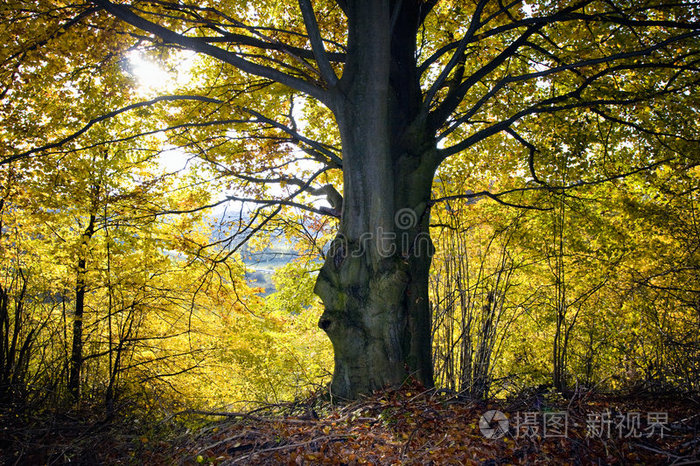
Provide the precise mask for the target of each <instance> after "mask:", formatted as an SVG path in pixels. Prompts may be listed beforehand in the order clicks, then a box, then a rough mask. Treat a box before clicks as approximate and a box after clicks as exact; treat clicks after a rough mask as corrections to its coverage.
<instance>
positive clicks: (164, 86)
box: [127, 50, 328, 211]
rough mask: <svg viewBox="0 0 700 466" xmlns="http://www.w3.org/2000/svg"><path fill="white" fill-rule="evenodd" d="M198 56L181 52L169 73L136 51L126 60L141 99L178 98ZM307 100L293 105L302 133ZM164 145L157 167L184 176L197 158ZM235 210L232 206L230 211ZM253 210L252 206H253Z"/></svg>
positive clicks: (280, 192)
mask: <svg viewBox="0 0 700 466" xmlns="http://www.w3.org/2000/svg"><path fill="white" fill-rule="evenodd" d="M196 58H197V55H196V54H195V53H192V52H179V55H177V56H176V57H175V63H173V64H169V65H168V68H167V69H166V68H165V67H164V66H163V65H161V64H160V63H157V62H156V61H154V60H153V59H151V58H150V57H149V56H148V55H147V54H146V53H144V52H142V51H138V50H137V51H133V52H131V53H129V55H128V56H127V60H128V72H129V74H131V75H132V76H133V77H134V78H135V79H136V82H137V84H138V87H137V93H138V94H139V95H140V96H141V97H142V98H153V97H155V96H157V95H167V94H175V93H177V92H178V89H179V88H182V87H183V86H186V85H188V84H191V83H192V80H193V72H192V69H193V66H194V64H195V63H196ZM304 104H305V100H304V98H303V97H298V98H296V99H295V102H294V110H293V116H294V119H295V120H296V123H297V126H298V130H299V132H301V133H303V129H304V127H305V126H306V124H307V121H306V119H305V118H304V114H303V107H304ZM162 142H163V143H164V146H163V151H162V152H161V154H160V155H159V157H158V163H159V166H160V169H161V170H162V171H163V172H164V173H180V174H183V175H184V174H185V173H186V172H187V171H188V170H189V169H190V168H191V167H193V166H194V164H196V163H197V162H196V160H195V159H196V158H194V157H193V156H192V154H189V153H188V152H187V151H185V150H183V149H182V148H179V147H176V146H170V145H167V144H166V138H165V137H163V138H162ZM297 155H298V156H299V158H303V157H304V154H303V153H302V152H301V151H299V153H298V154H297ZM289 168H290V172H291V174H295V173H301V172H304V171H310V172H311V173H313V172H315V171H316V170H318V169H319V168H320V164H318V162H314V161H311V160H299V161H297V162H295V163H293V164H291V165H290V167H289ZM269 188H270V191H269V193H270V194H271V195H272V196H273V197H285V196H286V195H287V194H288V193H286V191H285V190H284V189H283V188H282V187H281V186H278V185H269ZM222 195H236V193H235V190H234V191H231V192H223V193H222V192H217V193H216V196H215V197H217V198H218V197H220V196H222ZM233 204H235V205H234V206H233V207H234V208H236V209H238V208H240V205H238V204H239V203H238V202H234V203H233ZM312 204H313V205H315V206H316V207H318V206H321V205H324V206H327V205H328V203H327V202H326V200H325V197H320V198H316V199H313V200H312ZM231 207H232V206H229V208H231ZM251 207H252V206H251ZM224 208H225V206H221V207H220V208H217V209H216V210H222V211H223V209H224Z"/></svg>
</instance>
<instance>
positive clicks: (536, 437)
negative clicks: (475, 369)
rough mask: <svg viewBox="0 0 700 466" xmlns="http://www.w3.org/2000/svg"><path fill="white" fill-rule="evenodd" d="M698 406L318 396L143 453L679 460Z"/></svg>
mask: <svg viewBox="0 0 700 466" xmlns="http://www.w3.org/2000/svg"><path fill="white" fill-rule="evenodd" d="M699 406H700V405H698V400H697V399H693V397H667V398H664V397H658V396H655V397H653V398H652V397H639V396H638V397H634V398H633V397H628V396H616V397H613V396H602V395H598V396H595V397H593V396H591V394H585V393H579V394H577V395H576V396H574V397H573V398H571V399H568V400H565V399H563V398H561V397H558V396H556V395H553V394H551V393H540V394H533V395H530V396H521V397H518V398H517V399H515V400H510V401H504V402H501V403H491V404H486V403H477V402H470V401H467V400H463V399H460V398H459V397H455V396H452V395H449V394H445V393H440V392H435V391H420V390H416V389H404V390H398V391H385V392H382V393H378V394H376V395H375V396H373V397H369V398H366V399H363V400H360V401H357V402H354V403H351V404H347V405H343V406H337V407H331V406H329V405H327V404H324V403H321V402H319V401H318V400H314V401H311V402H308V403H306V404H297V405H290V406H289V407H288V409H289V410H290V414H288V415H285V414H284V412H275V413H273V412H269V411H267V410H261V411H258V412H253V413H248V414H241V413H230V416H228V419H226V420H225V421H221V422H217V423H214V424H212V425H209V426H207V427H206V428H204V429H203V430H201V431H200V432H199V433H197V434H195V435H193V436H192V438H191V439H189V440H187V441H186V442H184V443H183V444H180V445H178V446H177V447H176V450H174V451H172V452H171V453H172V455H171V456H169V457H168V458H162V457H160V456H159V455H156V456H154V457H153V458H152V459H153V460H159V459H160V460H165V461H166V462H170V461H173V462H178V463H184V464H197V463H203V464H207V463H214V464H292V465H294V464H347V465H353V464H378V465H385V464H386V465H388V464H435V465H442V464H455V465H456V464H476V465H497V464H673V463H675V464H688V463H690V462H695V461H698V460H699V459H700V456H699V454H700V436H699V432H698V427H700V409H699ZM489 411H500V412H502V413H503V415H504V416H505V418H506V419H503V417H500V415H496V417H495V418H493V419H490V416H492V415H489V414H486V413H488V412H489ZM485 414H486V416H485V417H484V418H483V419H482V416H484V415H485ZM487 418H489V419H488V420H490V421H491V422H490V423H489V422H488V420H487ZM499 419H500V423H499V422H498V420H499ZM499 427H505V429H500V430H499ZM488 437H491V438H488Z"/></svg>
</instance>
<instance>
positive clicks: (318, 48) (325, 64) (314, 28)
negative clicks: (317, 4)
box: [299, 0, 338, 87]
mask: <svg viewBox="0 0 700 466" xmlns="http://www.w3.org/2000/svg"><path fill="white" fill-rule="evenodd" d="M299 8H300V9H301V14H302V16H303V18H304V25H305V26H306V32H307V34H308V35H309V41H310V42H311V49H312V50H313V53H314V58H315V60H316V63H317V64H318V68H319V70H320V71H321V77H322V78H323V79H324V80H325V81H326V83H327V84H328V86H329V87H333V86H335V85H336V84H337V83H338V76H336V74H335V71H334V70H333V67H332V66H331V62H330V61H329V60H328V55H327V54H326V50H325V48H324V47H323V38H321V32H320V31H319V30H318V22H317V21H316V14H315V13H314V9H313V7H312V6H311V1H310V0H299Z"/></svg>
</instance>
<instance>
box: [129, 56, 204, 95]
mask: <svg viewBox="0 0 700 466" xmlns="http://www.w3.org/2000/svg"><path fill="white" fill-rule="evenodd" d="M196 58H197V55H196V54H195V53H194V52H189V51H180V52H177V55H176V56H175V57H174V62H173V63H172V65H171V69H165V68H163V67H162V66H161V65H160V64H158V63H156V62H155V61H154V60H152V59H151V58H150V57H148V55H147V54H146V53H144V52H143V51H140V50H134V51H133V52H130V53H129V54H128V55H127V60H128V63H129V73H130V74H131V75H133V76H134V78H136V81H137V83H138V92H139V93H140V94H142V95H143V96H147V95H151V94H153V93H165V92H171V91H173V90H175V89H176V88H178V87H181V86H184V85H186V84H188V83H190V82H191V81H192V67H193V66H194V64H195V61H196Z"/></svg>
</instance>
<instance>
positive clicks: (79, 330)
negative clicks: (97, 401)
mask: <svg viewBox="0 0 700 466" xmlns="http://www.w3.org/2000/svg"><path fill="white" fill-rule="evenodd" d="M95 221H96V216H95V214H91V215H90V220H89V223H88V226H87V228H86V229H85V232H84V233H83V237H82V240H81V242H80V252H79V253H78V254H79V255H78V270H77V272H76V280H75V314H74V316H73V343H72V345H71V357H70V371H69V374H68V392H69V393H70V394H71V396H72V397H73V399H74V400H76V401H77V400H79V399H80V372H81V370H82V367H83V315H84V311H85V291H86V288H87V282H86V277H85V275H86V274H87V254H88V245H89V243H90V240H91V239H92V236H93V234H94V233H95Z"/></svg>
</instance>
